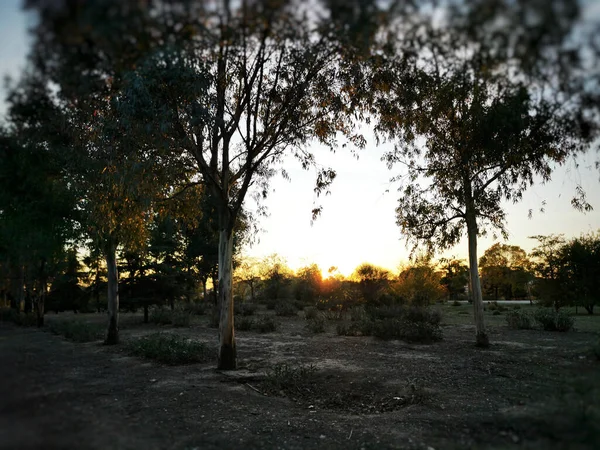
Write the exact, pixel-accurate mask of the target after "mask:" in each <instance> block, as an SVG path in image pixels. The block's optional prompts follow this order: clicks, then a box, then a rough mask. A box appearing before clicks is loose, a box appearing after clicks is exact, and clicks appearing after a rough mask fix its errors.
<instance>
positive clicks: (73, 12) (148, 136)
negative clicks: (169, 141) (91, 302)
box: [27, 0, 188, 344]
mask: <svg viewBox="0 0 600 450" xmlns="http://www.w3.org/2000/svg"><path fill="white" fill-rule="evenodd" d="M27 5H28V6H30V7H32V8H35V9H36V11H37V12H38V13H39V20H38V22H37V24H36V26H35V27H34V30H33V33H34V36H35V40H34V44H33V49H32V52H31V55H30V62H31V66H32V67H33V70H35V71H36V73H39V74H40V76H41V77H42V82H43V86H44V87H45V88H48V87H49V86H52V88H53V90H54V93H55V94H54V95H53V97H52V102H51V104H52V105H53V106H54V107H55V108H56V109H57V110H59V111H60V117H61V122H60V123H58V124H52V123H47V122H46V123H44V125H45V127H46V133H47V134H48V135H54V134H57V133H59V134H60V135H64V136H67V139H68V144H65V145H64V146H63V147H64V148H63V150H64V151H65V152H68V155H69V157H68V158H66V163H67V164H66V167H67V170H68V171H69V175H70V178H69V182H70V184H71V186H72V190H73V191H75V192H76V195H77V197H78V198H79V199H81V200H80V202H79V204H78V205H77V206H78V210H79V211H81V213H82V215H83V216H84V218H83V219H82V221H83V222H84V223H85V224H84V231H85V232H86V234H87V236H88V238H89V240H88V245H89V246H90V247H92V248H95V249H98V250H99V251H101V252H102V254H103V255H104V258H105V260H106V266H107V286H108V311H109V320H108V327H107V335H106V340H105V342H106V343H107V344H115V343H117V342H118V340H119V329H118V313H119V291H118V285H119V273H118V268H117V250H118V249H119V247H120V246H123V245H126V246H127V247H129V248H131V247H134V246H136V245H142V244H143V242H144V241H145V239H146V235H147V231H148V230H147V225H148V224H149V223H150V221H151V219H152V217H153V214H151V211H150V206H151V204H152V203H153V201H154V200H155V199H156V197H163V196H165V195H167V194H168V193H169V192H170V190H171V188H173V189H176V188H177V186H178V183H176V182H172V183H171V184H169V183H167V182H166V181H165V178H164V177H163V176H165V175H166V174H171V173H172V172H171V169H172V168H173V165H174V164H176V165H177V172H178V173H179V174H185V173H186V172H185V170H181V168H180V166H179V163H180V162H181V158H178V159H176V158H168V159H165V158H164V155H163V152H164V149H165V147H164V139H163V138H162V133H161V132H160V129H154V128H152V127H149V126H148V124H142V123H140V122H135V121H132V120H131V118H132V114H131V111H132V109H135V105H136V99H135V98H131V97H128V96H127V95H125V88H126V86H127V83H128V82H129V81H130V80H129V79H128V77H127V74H128V73H129V72H130V71H131V70H132V69H134V68H135V66H136V63H137V62H138V60H139V59H140V57H141V56H140V55H142V54H145V53H146V51H148V50H149V48H150V46H151V43H152V38H151V33H152V29H151V27H149V26H147V25H148V24H149V22H147V21H145V20H144V19H145V18H147V15H146V14H145V12H146V8H145V7H144V5H143V4H142V3H141V2H133V3H132V2H86V3H85V5H79V4H76V3H72V2H52V1H50V2H38V1H34V0H32V1H29V2H27ZM132 19H136V20H132ZM149 142H154V144H153V145H149V144H148V143H149ZM156 161H160V164H156ZM150 168H152V170H150ZM173 170H174V169H173ZM182 178H183V179H184V180H185V181H187V180H188V178H186V177H182Z"/></svg>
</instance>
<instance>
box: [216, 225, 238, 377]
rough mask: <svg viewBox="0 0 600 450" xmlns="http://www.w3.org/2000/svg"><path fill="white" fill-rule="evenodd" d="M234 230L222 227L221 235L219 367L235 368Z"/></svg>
mask: <svg viewBox="0 0 600 450" xmlns="http://www.w3.org/2000/svg"><path fill="white" fill-rule="evenodd" d="M232 261H233V231H231V230H229V227H221V232H220V235H219V288H218V299H219V302H218V305H219V307H220V309H221V315H220V320H219V361H218V365H217V368H218V369H221V370H235V369H236V365H237V361H236V359H237V358H236V346H235V333H234V328H233V317H234V316H233V276H232V275H233V264H232Z"/></svg>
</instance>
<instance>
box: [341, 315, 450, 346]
mask: <svg viewBox="0 0 600 450" xmlns="http://www.w3.org/2000/svg"><path fill="white" fill-rule="evenodd" d="M366 316H367V317H365V318H363V319H362V320H360V321H356V322H351V323H350V324H348V323H340V324H339V325H338V326H337V330H336V331H337V333H338V334H339V335H344V336H376V337H378V338H381V339H401V340H404V341H407V342H418V343H432V342H436V341H439V340H441V339H442V330H441V328H440V322H441V313H440V312H439V311H437V310H431V309H429V308H423V307H403V306H392V307H389V306H388V307H371V308H367V309H366Z"/></svg>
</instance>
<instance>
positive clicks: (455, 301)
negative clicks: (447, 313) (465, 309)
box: [452, 300, 462, 306]
mask: <svg viewBox="0 0 600 450" xmlns="http://www.w3.org/2000/svg"><path fill="white" fill-rule="evenodd" d="M460 305H462V303H461V302H459V301H458V300H454V301H453V302H452V306H460Z"/></svg>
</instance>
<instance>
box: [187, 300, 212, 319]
mask: <svg viewBox="0 0 600 450" xmlns="http://www.w3.org/2000/svg"><path fill="white" fill-rule="evenodd" d="M207 309H208V305H207V304H206V303H204V302H203V303H193V302H190V303H188V304H187V305H185V310H186V311H188V312H189V313H190V314H192V315H194V316H203V315H205V314H206V310H207Z"/></svg>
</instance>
